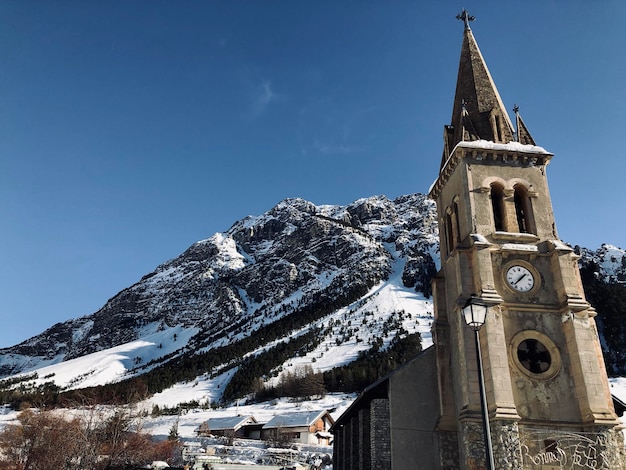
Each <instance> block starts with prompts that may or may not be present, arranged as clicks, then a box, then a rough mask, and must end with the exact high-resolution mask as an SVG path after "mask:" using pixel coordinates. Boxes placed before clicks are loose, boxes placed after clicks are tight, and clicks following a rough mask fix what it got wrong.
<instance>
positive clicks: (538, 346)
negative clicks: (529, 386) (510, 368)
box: [517, 339, 552, 374]
mask: <svg viewBox="0 0 626 470" xmlns="http://www.w3.org/2000/svg"><path fill="white" fill-rule="evenodd" d="M517 359H518V360H519V362H520V364H521V365H522V366H523V367H524V368H525V369H526V370H528V371H530V372H532V373H533V374H543V373H544V372H545V371H547V370H548V369H549V368H550V364H551V363H552V357H551V356H550V352H549V351H548V349H547V348H546V347H545V346H544V345H543V344H542V343H540V342H539V341H537V340H536V339H525V340H524V341H522V342H521V343H520V344H519V346H517Z"/></svg>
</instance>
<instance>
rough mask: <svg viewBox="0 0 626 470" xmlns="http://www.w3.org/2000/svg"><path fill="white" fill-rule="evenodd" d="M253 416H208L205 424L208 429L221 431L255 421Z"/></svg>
mask: <svg viewBox="0 0 626 470" xmlns="http://www.w3.org/2000/svg"><path fill="white" fill-rule="evenodd" d="M256 422H257V421H256V419H254V416H252V415H250V416H225V417H222V418H209V419H208V420H207V421H206V424H207V426H208V428H209V431H222V430H229V429H235V430H236V429H238V428H240V427H241V426H243V425H244V424H248V423H256Z"/></svg>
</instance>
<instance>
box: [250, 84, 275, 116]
mask: <svg viewBox="0 0 626 470" xmlns="http://www.w3.org/2000/svg"><path fill="white" fill-rule="evenodd" d="M277 98H278V95H277V94H276V93H274V91H273V90H272V84H271V83H270V82H269V81H267V80H264V81H263V82H261V83H260V84H258V85H256V87H255V93H254V99H253V102H252V107H251V110H250V111H251V112H250V114H251V116H252V117H253V118H256V117H259V116H260V115H261V114H263V113H264V112H265V111H266V110H267V108H268V107H269V106H270V104H271V103H273V102H274V101H276V99H277Z"/></svg>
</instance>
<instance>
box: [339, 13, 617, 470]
mask: <svg viewBox="0 0 626 470" xmlns="http://www.w3.org/2000/svg"><path fill="white" fill-rule="evenodd" d="M458 18H459V19H461V20H463V23H464V33H463V44H462V48H461V57H460V64H459V72H458V79H457V85H456V93H455V97H454V105H453V110H452V120H451V124H450V125H447V126H445V128H444V148H443V156H442V159H441V166H440V170H439V175H438V177H437V179H436V181H435V182H434V184H433V185H432V187H431V189H430V193H429V196H430V197H431V198H432V199H433V200H435V201H436V203H437V211H438V217H439V234H440V235H439V236H440V250H441V269H440V271H439V273H438V274H437V275H436V277H435V279H434V280H433V297H434V322H433V327H432V330H433V340H434V345H433V346H432V347H430V348H428V349H427V350H425V351H424V352H422V353H421V354H420V355H419V356H417V357H416V358H414V359H413V360H412V361H410V362H409V363H407V364H405V365H404V366H402V367H401V368H400V369H398V370H396V371H394V372H393V373H392V374H390V375H389V376H387V377H383V378H381V379H380V380H379V381H378V382H376V383H375V384H372V385H371V386H370V387H368V388H367V389H366V390H365V391H364V392H363V393H362V394H361V395H360V396H359V397H358V398H357V399H356V400H355V402H354V403H353V404H352V405H351V406H350V408H349V409H348V410H346V412H345V413H344V414H343V415H342V416H341V417H339V419H338V420H337V421H336V422H335V425H334V426H333V429H332V430H333V432H334V434H335V440H334V467H333V468H334V469H335V470H367V469H392V470H400V469H407V470H408V469H411V470H415V469H428V470H434V469H441V470H452V469H462V470H470V469H471V470H477V469H485V468H487V469H519V470H521V469H545V470H548V469H550V470H553V469H574V470H583V469H607V470H608V469H611V470H612V469H625V468H626V456H625V452H624V442H623V434H622V428H621V426H620V421H619V419H618V416H617V415H616V413H615V408H614V406H613V400H612V397H611V393H610V389H609V382H608V377H607V373H606V369H605V365H604V360H603V358H602V352H601V347H600V341H599V337H598V331H597V328H596V323H595V319H594V317H595V316H596V312H595V310H594V309H593V307H592V306H591V305H590V304H589V303H588V302H587V300H586V299H585V294H584V291H583V287H582V282H581V279H580V274H579V270H578V264H577V259H578V257H577V255H576V254H575V253H574V251H573V250H572V249H571V248H570V247H569V246H567V245H566V244H564V243H563V242H562V241H560V240H559V238H558V235H557V231H556V223H555V220H554V213H553V210H552V203H551V200H550V192H549V188H548V181H547V176H546V168H547V166H548V164H549V162H550V160H551V158H552V157H553V155H552V154H551V153H549V152H548V151H546V150H544V149H543V148H542V147H540V146H538V145H537V144H536V143H535V141H534V139H533V137H532V136H531V134H530V132H529V130H528V129H527V127H526V126H525V124H524V122H523V121H522V119H521V117H520V115H519V110H518V109H517V107H515V108H514V114H515V119H514V121H515V122H514V123H513V122H512V121H511V119H510V118H509V115H508V113H507V111H506V109H505V107H504V105H503V103H502V100H501V98H500V95H499V93H498V90H497V89H496V86H495V83H494V81H493V79H492V77H491V75H490V73H489V70H488V68H487V65H486V63H485V61H484V59H483V57H482V54H481V52H480V50H479V48H478V45H477V43H476V40H475V38H474V35H473V33H472V30H471V28H470V22H471V21H472V20H473V19H474V18H473V17H471V16H469V14H468V13H467V12H466V11H463V13H462V14H461V15H459V16H458ZM471 308H472V309H473V308H476V309H480V308H482V309H483V310H484V311H486V317H485V318H484V323H483V321H481V322H480V323H479V324H475V323H473V324H472V325H471V326H468V323H467V322H466V319H465V315H466V314H468V312H470V309H471ZM472 327H473V328H472ZM486 429H487V430H488V431H490V432H488V433H486V432H485V430H486ZM487 436H488V438H487Z"/></svg>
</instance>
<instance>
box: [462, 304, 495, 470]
mask: <svg viewBox="0 0 626 470" xmlns="http://www.w3.org/2000/svg"><path fill="white" fill-rule="evenodd" d="M488 309H489V306H488V305H487V304H486V303H485V302H483V301H482V299H480V298H479V297H478V296H476V295H474V294H472V295H471V296H470V298H469V299H467V302H465V305H464V306H463V318H464V319H465V323H467V326H469V327H470V328H471V329H472V330H474V342H475V344H476V361H477V362H478V385H479V387H480V408H481V411H482V415H483V431H484V433H485V460H486V461H487V470H495V468H496V466H495V464H494V461H493V448H492V446H491V430H490V428H489V413H488V411H487V394H486V393H485V378H484V375H483V358H482V355H481V353H480V338H479V336H478V331H479V330H480V328H481V327H482V326H483V325H484V324H485V320H486V318H487V310H488Z"/></svg>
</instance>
